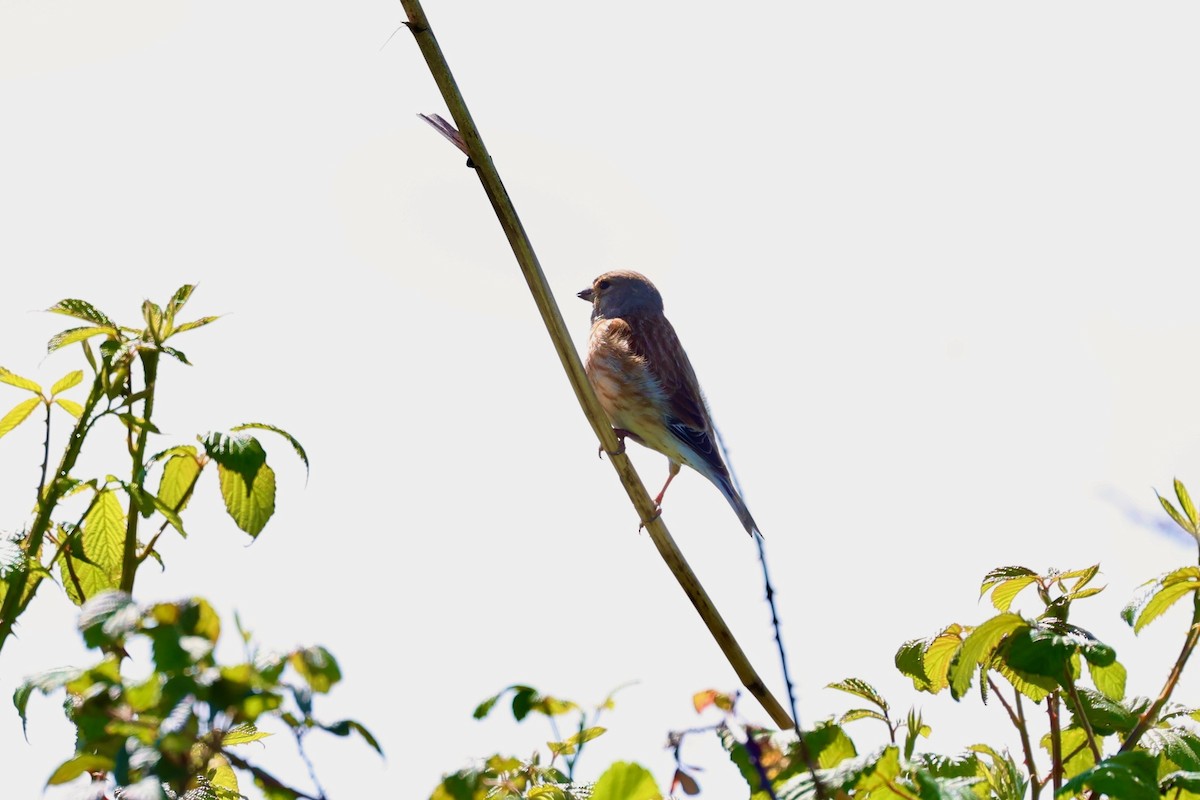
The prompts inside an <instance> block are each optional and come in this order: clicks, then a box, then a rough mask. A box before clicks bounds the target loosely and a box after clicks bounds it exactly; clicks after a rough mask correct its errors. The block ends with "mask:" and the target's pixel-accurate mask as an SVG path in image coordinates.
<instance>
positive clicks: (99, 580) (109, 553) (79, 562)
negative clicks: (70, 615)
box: [59, 491, 125, 605]
mask: <svg viewBox="0 0 1200 800" xmlns="http://www.w3.org/2000/svg"><path fill="white" fill-rule="evenodd" d="M81 539H82V547H83V556H84V558H86V559H87V561H84V560H83V559H80V558H63V559H61V560H60V561H59V570H60V574H61V578H62V584H63V587H64V588H65V589H66V590H67V596H68V597H70V598H71V600H72V602H74V603H75V604H76V605H81V604H82V603H83V601H84V600H87V599H88V598H90V597H94V596H95V595H97V594H99V593H100V592H102V591H104V590H105V589H115V588H117V587H118V586H119V585H120V583H121V556H122V549H123V544H124V541H125V509H124V508H123V507H122V506H121V501H120V499H118V497H117V494H116V492H112V491H103V492H101V493H100V494H99V495H98V496H97V497H96V502H95V504H94V505H93V506H92V508H91V510H90V511H88V513H87V516H86V517H84V520H83V534H82V536H81ZM88 562H91V563H88ZM76 583H78V587H77V586H76ZM79 589H82V590H83V596H82V597H81V596H80V594H79Z"/></svg>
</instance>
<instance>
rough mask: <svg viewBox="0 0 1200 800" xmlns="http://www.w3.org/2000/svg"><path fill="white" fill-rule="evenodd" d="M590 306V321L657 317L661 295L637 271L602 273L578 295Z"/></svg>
mask: <svg viewBox="0 0 1200 800" xmlns="http://www.w3.org/2000/svg"><path fill="white" fill-rule="evenodd" d="M578 297H579V299H581V300H586V301H588V302H589V303H591V304H592V319H593V320H596V319H600V318H602V317H603V318H604V319H616V318H618V317H628V316H636V315H638V314H661V313H662V310H663V301H662V295H661V294H659V293H658V289H655V288H654V284H653V283H651V282H650V281H649V279H647V278H646V276H645V275H641V274H639V273H637V272H631V271H629V270H615V271H613V272H606V273H604V274H603V275H601V276H600V277H598V278H596V280H594V281H592V285H591V286H590V287H588V288H587V289H584V290H583V291H582V292H580V293H579V295H578Z"/></svg>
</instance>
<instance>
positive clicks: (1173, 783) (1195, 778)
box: [1158, 770, 1200, 797]
mask: <svg viewBox="0 0 1200 800" xmlns="http://www.w3.org/2000/svg"><path fill="white" fill-rule="evenodd" d="M1158 788H1159V792H1160V794H1162V795H1165V796H1167V797H1175V795H1174V794H1172V792H1173V791H1184V792H1189V793H1191V794H1200V772H1187V771H1184V770H1179V771H1176V772H1171V773H1168V774H1166V775H1164V776H1163V777H1162V780H1160V781H1159V784H1158Z"/></svg>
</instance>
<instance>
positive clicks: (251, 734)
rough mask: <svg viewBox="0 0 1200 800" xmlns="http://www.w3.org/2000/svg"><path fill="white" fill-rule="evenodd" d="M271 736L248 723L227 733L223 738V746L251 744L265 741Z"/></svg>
mask: <svg viewBox="0 0 1200 800" xmlns="http://www.w3.org/2000/svg"><path fill="white" fill-rule="evenodd" d="M270 735H271V734H269V733H266V732H265V731H260V730H259V729H258V728H256V727H254V726H253V725H251V724H250V723H248V722H247V723H245V724H242V725H238V726H237V727H236V728H230V729H229V730H228V731H226V732H225V735H224V736H222V737H221V746H222V747H229V746H230V745H235V744H249V743H250V742H257V741H258V740H259V739H265V738H267V737H268V736H270Z"/></svg>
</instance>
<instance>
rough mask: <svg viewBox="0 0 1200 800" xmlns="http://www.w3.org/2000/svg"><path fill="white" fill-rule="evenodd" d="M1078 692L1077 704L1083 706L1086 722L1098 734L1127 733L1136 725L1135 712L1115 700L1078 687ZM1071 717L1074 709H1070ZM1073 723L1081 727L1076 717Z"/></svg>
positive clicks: (1136, 716)
mask: <svg viewBox="0 0 1200 800" xmlns="http://www.w3.org/2000/svg"><path fill="white" fill-rule="evenodd" d="M1078 694H1079V704H1080V705H1081V706H1083V713H1084V715H1086V716H1087V718H1088V722H1089V723H1091V726H1092V730H1093V731H1095V732H1096V733H1097V734H1098V735H1100V736H1109V735H1111V734H1113V733H1129V732H1130V731H1131V730H1133V727H1134V726H1135V725H1137V721H1138V715H1137V714H1134V713H1133V712H1132V711H1130V710H1129V709H1127V708H1126V707H1125V706H1123V705H1121V704H1120V703H1118V702H1117V701H1115V700H1110V699H1109V698H1108V697H1105V696H1104V695H1103V694H1101V693H1100V692H1097V691H1095V690H1093V689H1088V688H1086V687H1080V688H1079V690H1078ZM1071 717H1072V718H1074V717H1075V710H1074V709H1071ZM1075 724H1076V725H1079V726H1080V727H1083V726H1082V723H1081V722H1080V720H1078V719H1076V720H1075Z"/></svg>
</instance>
